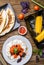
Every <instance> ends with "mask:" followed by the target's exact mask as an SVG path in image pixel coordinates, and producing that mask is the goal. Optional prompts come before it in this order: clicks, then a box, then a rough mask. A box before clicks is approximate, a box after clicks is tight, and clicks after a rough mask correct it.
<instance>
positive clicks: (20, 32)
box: [18, 26, 27, 35]
mask: <svg viewBox="0 0 44 65" xmlns="http://www.w3.org/2000/svg"><path fill="white" fill-rule="evenodd" d="M18 33H19V34H20V35H25V34H26V33H27V28H26V27H25V26H20V27H19V29H18Z"/></svg>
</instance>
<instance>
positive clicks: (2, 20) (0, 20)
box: [0, 10, 6, 33]
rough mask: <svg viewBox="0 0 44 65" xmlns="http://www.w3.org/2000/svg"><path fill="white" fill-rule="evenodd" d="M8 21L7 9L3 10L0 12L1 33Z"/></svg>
mask: <svg viewBox="0 0 44 65" xmlns="http://www.w3.org/2000/svg"><path fill="white" fill-rule="evenodd" d="M5 22H6V11H5V10H2V11H1V12H0V33H1V32H2V30H3V28H4V26H5Z"/></svg>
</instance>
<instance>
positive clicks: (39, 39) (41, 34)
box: [35, 30, 44, 42]
mask: <svg viewBox="0 0 44 65" xmlns="http://www.w3.org/2000/svg"><path fill="white" fill-rule="evenodd" d="M35 39H36V40H37V41H38V42H41V41H42V40H43V39H44V30H43V31H42V32H41V33H40V34H39V35H38V36H37V37H36V38H35Z"/></svg>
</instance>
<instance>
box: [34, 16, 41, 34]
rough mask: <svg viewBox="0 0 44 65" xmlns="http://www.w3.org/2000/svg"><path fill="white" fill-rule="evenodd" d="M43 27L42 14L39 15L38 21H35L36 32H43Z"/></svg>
mask: <svg viewBox="0 0 44 65" xmlns="http://www.w3.org/2000/svg"><path fill="white" fill-rule="evenodd" d="M41 29H42V16H37V17H36V21H35V30H34V31H35V32H36V33H41Z"/></svg>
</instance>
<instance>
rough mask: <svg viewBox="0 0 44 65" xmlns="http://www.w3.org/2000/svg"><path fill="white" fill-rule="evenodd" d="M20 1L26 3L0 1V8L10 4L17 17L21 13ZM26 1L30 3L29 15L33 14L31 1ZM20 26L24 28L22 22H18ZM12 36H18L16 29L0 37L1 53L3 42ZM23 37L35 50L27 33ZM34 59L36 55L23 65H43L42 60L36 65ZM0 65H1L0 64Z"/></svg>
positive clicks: (7, 0)
mask: <svg viewBox="0 0 44 65" xmlns="http://www.w3.org/2000/svg"><path fill="white" fill-rule="evenodd" d="M21 1H26V0H0V6H1V5H3V4H5V3H11V5H12V6H13V8H14V10H15V12H16V15H17V16H18V14H19V13H21V9H22V7H21V5H20V2H21ZM27 1H29V2H30V10H29V14H30V13H33V12H34V10H33V6H34V5H35V4H33V3H32V2H31V0H27ZM27 15H28V13H27ZM25 16H26V15H25ZM20 24H21V25H24V26H26V24H25V22H24V20H22V21H20ZM14 35H18V29H17V30H15V31H13V32H11V33H8V34H6V35H5V36H3V37H0V51H2V46H3V44H4V42H5V40H6V39H7V38H9V37H10V36H14ZM25 37H26V38H27V39H29V40H30V42H31V44H32V47H33V49H37V48H36V46H35V44H34V42H33V41H32V38H31V36H30V34H29V32H28V33H27V34H26V35H25ZM35 57H36V55H35V54H33V55H32V57H31V59H30V61H29V62H28V63H27V64H25V65H44V60H41V61H40V62H38V63H36V60H35V59H36V58H35ZM0 65H2V64H1V63H0ZM7 65H9V64H7Z"/></svg>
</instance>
